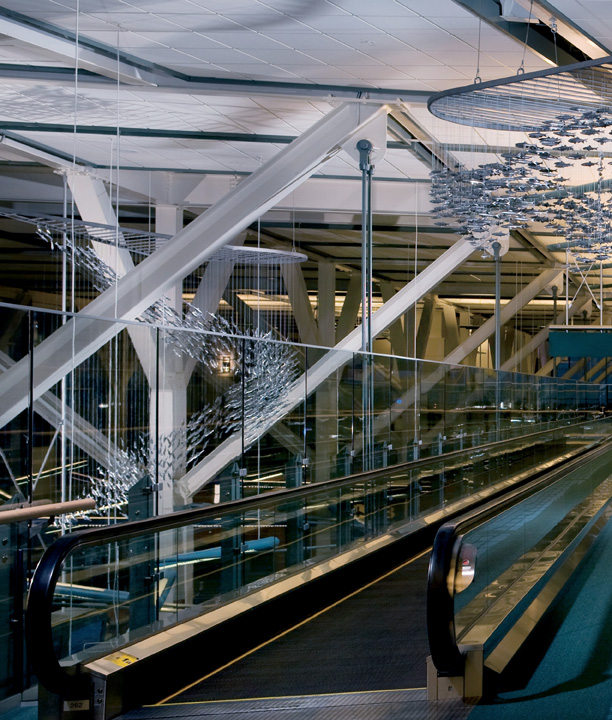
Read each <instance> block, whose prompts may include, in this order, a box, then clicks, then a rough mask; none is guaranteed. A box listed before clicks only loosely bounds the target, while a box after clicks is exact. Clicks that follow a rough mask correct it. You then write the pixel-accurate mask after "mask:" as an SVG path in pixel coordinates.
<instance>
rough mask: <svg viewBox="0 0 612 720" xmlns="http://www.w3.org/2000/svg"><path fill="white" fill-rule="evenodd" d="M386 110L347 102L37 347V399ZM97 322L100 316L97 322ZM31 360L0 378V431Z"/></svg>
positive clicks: (23, 397)
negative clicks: (123, 325) (120, 321)
mask: <svg viewBox="0 0 612 720" xmlns="http://www.w3.org/2000/svg"><path fill="white" fill-rule="evenodd" d="M386 112H387V108H386V106H383V107H379V106H371V105H363V106H362V105H352V104H350V105H349V104H344V105H341V106H339V107H337V108H336V109H334V110H332V111H331V112H330V113H329V114H328V115H326V116H325V117H324V118H323V119H322V120H320V121H319V122H318V123H316V124H315V125H314V126H313V127H311V128H310V129H309V130H307V131H306V132H305V133H304V134H303V135H301V136H300V137H299V138H298V139H297V140H295V142H293V143H291V145H287V146H286V147H285V148H284V149H283V150H281V151H280V152H279V153H278V154H277V155H275V156H274V157H273V158H272V160H270V161H269V162H268V163H266V164H265V165H263V166H262V167H261V168H259V170H257V171H256V172H255V173H253V174H252V175H250V176H249V177H248V178H246V179H245V180H243V181H242V182H241V183H240V184H239V185H237V186H236V188H235V189H234V190H233V191H232V192H230V193H229V194H228V195H226V196H225V197H224V198H222V199H221V200H220V201H219V202H217V203H216V204H215V205H213V206H212V207H210V208H209V209H208V210H206V211H205V212H203V213H202V214H201V215H200V216H199V217H198V218H196V219H195V220H194V221H193V222H192V223H191V224H189V225H187V227H185V228H184V229H183V230H181V231H180V232H179V233H177V234H176V235H175V237H174V238H173V239H172V241H171V242H169V243H167V244H166V245H165V246H163V247H161V248H159V249H158V250H156V251H155V252H154V253H153V254H152V255H150V256H149V257H148V258H146V259H145V260H143V261H142V262H141V263H140V264H139V265H137V266H136V267H135V268H134V269H133V270H132V271H130V272H129V273H127V274H126V275H124V276H123V277H122V278H119V280H118V281H117V283H116V284H115V286H114V287H112V288H110V289H109V290H107V291H106V292H104V293H102V294H101V295H100V296H99V297H97V298H96V299H95V300H93V301H92V302H91V303H90V304H89V305H88V306H87V308H86V312H81V313H78V314H77V315H76V316H75V318H74V319H72V320H70V321H69V322H67V323H66V324H65V325H63V326H62V327H61V328H60V329H59V330H57V331H56V332H55V333H53V335H51V336H50V337H49V338H47V339H46V340H44V341H43V342H42V343H41V344H40V345H38V346H37V347H36V351H35V353H34V358H33V359H32V362H33V366H34V388H33V389H34V398H37V397H40V396H41V395H42V394H43V393H44V392H46V391H47V390H49V389H50V388H51V387H53V385H54V384H55V383H57V382H58V381H59V380H60V379H61V378H62V377H64V376H65V375H66V373H67V372H68V371H69V370H70V369H71V368H72V367H74V366H75V365H79V364H80V363H81V362H83V361H84V360H85V359H86V358H88V357H90V356H91V355H92V354H93V353H94V352H96V350H98V349H99V348H101V347H102V346H103V345H105V344H106V343H107V342H108V341H109V340H110V339H111V338H113V337H114V336H115V335H117V334H118V333H119V332H120V331H121V330H122V325H121V324H117V322H116V321H117V320H134V319H135V318H137V317H138V316H139V315H140V314H141V313H142V312H143V311H144V310H146V309H147V308H148V307H149V306H150V305H151V304H152V303H154V302H155V301H156V300H158V299H159V298H160V297H161V296H162V295H163V294H164V293H165V292H166V290H168V289H169V288H171V287H173V286H174V285H175V284H176V283H177V282H179V281H180V280H182V279H183V278H184V277H186V276H187V275H188V274H189V273H190V272H192V271H193V270H195V268H197V267H199V266H200V265H201V264H202V263H204V262H205V261H206V260H207V259H208V258H209V257H210V256H211V255H212V254H213V253H214V252H215V251H216V250H218V249H219V248H221V247H222V246H223V245H225V244H227V243H228V242H229V241H230V240H231V239H232V238H233V237H235V236H236V235H237V234H238V233H239V232H241V231H242V230H244V229H246V228H247V227H248V226H249V225H250V224H251V223H252V222H253V221H254V220H256V219H257V218H258V217H260V216H261V215H262V214H263V213H265V212H266V211H267V210H268V209H270V208H271V207H273V206H274V205H275V204H276V203H277V202H278V201H279V200H280V199H282V198H283V197H285V196H286V195H288V194H289V193H291V192H292V191H293V190H294V189H295V188H296V187H298V186H299V185H300V184H301V183H302V182H304V181H305V180H306V179H307V178H308V177H310V175H312V173H313V172H314V171H315V170H316V169H317V167H319V166H320V165H321V164H322V163H324V162H326V161H327V160H329V159H330V158H332V157H333V156H334V155H336V154H337V153H338V152H339V151H340V149H341V147H342V146H343V145H344V144H346V143H348V142H351V141H352V140H353V139H355V138H356V137H357V136H358V134H359V133H361V132H362V131H363V129H364V128H365V127H367V125H368V124H369V123H370V122H371V121H372V120H373V119H375V118H377V117H378V116H380V115H381V114H386ZM99 318H100V319H99ZM29 374H30V358H29V357H26V358H24V359H23V360H21V361H20V362H18V363H17V364H16V365H14V366H13V367H12V368H11V369H10V370H8V371H7V372H6V373H4V375H3V376H2V378H0V399H1V402H0V407H1V410H0V427H3V426H4V425H5V424H6V423H7V422H9V421H10V420H11V419H12V418H14V417H15V416H16V415H18V414H19V413H20V412H21V411H22V410H24V409H25V408H26V407H27V404H28V388H29Z"/></svg>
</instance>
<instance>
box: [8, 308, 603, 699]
mask: <svg viewBox="0 0 612 720" xmlns="http://www.w3.org/2000/svg"><path fill="white" fill-rule="evenodd" d="M0 320H1V321H2V323H3V325H4V327H7V328H9V327H10V333H9V332H8V331H7V332H6V333H5V342H4V344H3V346H2V349H1V350H0V398H1V402H0V498H1V499H2V501H3V503H4V505H3V507H5V508H6V507H10V506H12V505H15V504H16V503H20V502H28V503H29V502H42V501H46V502H52V503H54V502H63V501H70V500H76V499H80V498H93V499H94V500H95V502H96V509H95V510H91V511H87V512H83V513H79V514H75V515H62V516H59V517H55V518H52V520H51V521H47V522H42V521H41V522H33V523H30V525H29V526H28V527H21V526H19V527H17V528H16V529H11V530H10V531H9V530H6V533H5V534H6V538H4V535H3V540H2V542H3V543H4V547H5V548H6V553H5V554H6V557H7V560H6V562H4V561H3V562H4V566H2V567H0V572H5V571H6V572H8V571H7V570H6V568H7V567H10V568H13V569H12V570H10V577H9V578H8V580H9V582H7V583H4V582H3V583H2V587H3V588H6V590H5V595H4V598H3V600H2V602H4V603H5V605H4V606H3V607H5V610H4V611H3V613H2V616H1V617H0V624H1V625H2V627H0V637H4V638H11V640H10V642H9V641H8V640H6V641H3V649H2V651H3V652H8V653H9V654H10V655H11V658H12V662H13V664H15V663H16V664H18V665H20V666H21V665H22V664H23V661H22V649H21V648H22V643H21V639H20V638H19V637H17V638H15V633H14V626H16V625H19V623H12V618H14V617H15V613H16V614H17V616H18V615H19V613H20V607H21V606H20V605H19V607H17V609H16V610H15V609H14V608H8V604H7V603H10V602H13V600H14V598H16V597H20V596H21V595H22V593H23V590H24V588H25V587H26V586H27V579H28V577H29V575H31V572H32V570H33V568H34V567H35V564H36V562H37V560H38V558H39V556H40V554H41V552H42V551H43V550H44V548H45V547H46V546H48V544H49V543H50V542H52V541H53V539H54V538H56V537H58V536H60V535H62V534H64V533H67V532H71V531H72V530H75V529H79V528H89V527H95V526H100V525H107V524H109V523H116V522H124V521H127V520H135V519H142V518H145V517H150V516H154V515H160V514H167V513H170V512H173V511H175V510H178V509H185V508H191V507H195V506H206V505H208V504H211V505H216V504H219V503H222V502H224V501H228V500H237V499H240V498H249V497H252V496H256V495H259V494H261V493H266V492H269V491H272V490H278V489H281V488H297V487H300V486H304V485H309V484H315V483H320V482H325V481H329V480H333V479H334V478H343V477H347V476H350V475H352V474H357V473H359V472H362V471H363V470H374V469H377V468H387V467H388V468H390V469H392V468H393V467H395V466H397V465H398V464H400V463H406V462H410V461H416V460H419V459H424V458H438V457H439V456H442V455H445V454H448V453H450V452H455V451H464V450H469V449H472V448H478V447H479V446H482V445H484V444H486V443H491V442H496V441H500V442H503V441H508V440H511V439H513V438H524V437H529V436H532V435H533V434H534V433H537V432H538V431H542V430H547V429H554V428H559V429H562V428H565V429H566V430H567V432H570V431H571V428H572V427H574V426H576V427H578V424H579V423H584V422H585V421H587V420H589V419H594V418H597V417H598V416H600V415H601V414H602V412H603V410H605V408H606V406H607V386H606V385H594V384H589V383H581V382H579V381H576V380H561V379H552V378H546V377H541V378H540V377H534V376H526V375H521V374H518V373H498V374H496V373H494V372H493V371H489V370H483V369H480V368H473V367H465V366H450V365H444V364H440V363H434V362H427V361H421V360H413V359H406V358H399V357H394V356H389V355H373V354H367V355H364V354H362V353H359V352H350V351H340V350H327V349H324V348H313V347H307V346H304V345H296V344H291V343H287V342H280V341H276V340H274V339H273V338H272V337H270V336H267V335H245V336H240V335H234V334H232V333H231V332H212V331H209V332H204V331H201V330H200V331H198V330H194V329H188V328H187V329H185V328H176V327H172V326H165V325H163V324H159V323H157V324H155V325H153V324H148V323H146V322H141V321H135V322H132V323H127V322H126V323H119V322H115V321H107V320H103V319H99V318H96V317H93V316H92V317H89V316H83V315H78V316H71V315H69V314H61V313H58V312H52V311H45V310H36V309H25V308H17V307H16V306H7V305H0ZM594 427H595V426H593V428H594ZM584 432H585V431H584V424H583V425H582V426H581V429H580V433H584ZM589 432H592V433H593V434H595V435H596V434H597V433H599V432H600V431H599V430H595V429H592V430H591V431H589ZM539 451H542V447H540V450H539ZM475 457H476V456H474V458H475ZM474 458H472V459H471V460H470V461H469V463H468V467H470V468H471V469H472V470H473V473H472V474H469V476H468V475H466V474H465V471H464V469H463V468H462V467H460V466H456V465H453V466H452V468H451V469H449V468H448V467H443V466H442V465H441V466H440V468H441V469H440V468H439V469H438V470H435V472H434V471H432V470H431V468H430V469H429V470H427V471H421V470H411V471H410V472H411V473H412V474H411V476H410V478H409V481H406V479H405V478H404V479H402V481H401V483H399V485H398V486H397V487H396V485H395V479H394V476H393V474H390V475H389V479H388V480H387V481H386V484H385V487H384V489H383V490H380V491H379V490H378V489H375V490H373V491H372V492H373V494H368V493H369V490H368V488H365V487H364V488H361V490H360V492H362V493H366V494H368V497H369V498H370V499H368V500H367V501H366V499H365V496H364V498H363V500H362V501H360V502H357V501H350V498H351V497H353V494H354V492H355V490H354V489H351V490H342V493H345V492H347V493H349V495H348V498H347V499H345V498H344V496H342V497H341V498H340V499H337V500H335V501H334V502H333V503H331V504H330V503H327V504H325V508H326V509H323V505H322V506H321V508H319V503H318V501H317V503H316V509H315V508H314V506H313V507H309V508H308V510H307V511H306V510H304V509H303V508H302V507H301V506H300V509H299V510H298V509H296V508H297V506H296V508H289V509H287V508H285V509H282V513H281V514H282V517H283V518H284V519H283V525H284V526H286V528H288V529H287V530H286V532H287V533H288V536H291V538H293V539H291V540H290V541H289V544H288V545H287V541H286V538H285V537H280V536H278V535H276V534H274V533H272V534H270V533H268V532H267V531H264V530H262V528H264V527H265V526H266V524H268V520H266V516H265V513H264V514H260V515H258V516H257V518H258V519H257V522H254V520H253V518H251V517H250V516H249V517H247V518H246V519H244V521H243V520H241V522H240V524H239V525H240V527H241V528H242V529H241V530H240V539H239V547H240V548H248V549H249V550H251V549H253V548H254V551H253V553H250V552H249V553H247V554H246V555H245V560H244V563H243V564H242V565H241V566H240V570H239V575H240V577H239V579H236V578H235V577H234V576H235V575H236V573H238V570H237V569H235V568H233V569H232V570H231V571H230V570H223V571H221V569H219V570H218V571H215V573H213V575H214V577H215V578H216V579H215V580H214V582H213V583H212V584H210V583H208V581H207V582H203V580H202V578H201V577H199V575H197V573H196V574H194V572H195V570H194V568H193V563H187V564H185V565H182V564H181V563H177V562H175V565H176V568H177V569H176V572H177V580H176V582H175V583H174V585H173V587H174V589H173V590H169V591H168V593H169V594H168V595H167V598H168V602H175V603H176V607H179V606H180V607H184V606H186V605H188V604H189V603H191V602H192V601H193V600H194V598H199V599H200V600H202V601H204V600H205V599H206V598H208V597H212V596H213V595H215V593H217V592H218V591H219V588H221V589H224V592H225V588H231V587H233V586H234V585H236V583H238V584H240V585H241V586H242V584H243V583H246V584H247V585H248V584H249V582H251V580H249V578H260V577H261V576H262V573H264V574H265V576H266V577H268V576H272V575H274V573H276V572H277V568H278V563H279V562H280V560H279V557H280V555H279V552H280V551H278V550H276V547H277V544H278V546H279V547H283V548H285V555H283V558H284V559H283V560H282V568H284V567H285V563H286V562H287V561H288V560H287V558H290V557H292V554H294V555H295V557H296V558H298V559H300V562H303V561H304V562H305V561H306V560H309V561H315V560H318V559H320V557H322V555H321V553H323V555H325V553H326V552H327V549H328V548H329V547H331V546H334V547H335V546H336V545H337V538H340V541H341V542H340V545H341V546H342V543H344V542H345V540H346V541H347V542H348V541H349V540H350V541H351V542H352V541H354V540H355V536H354V534H355V532H357V530H356V529H355V528H361V527H362V525H363V528H362V530H363V533H364V537H365V536H367V535H368V533H369V532H370V530H371V529H372V528H374V529H375V528H376V527H378V526H379V525H380V524H381V523H382V524H383V525H384V523H386V522H387V521H388V520H389V518H401V519H404V520H405V519H406V518H407V517H412V514H414V513H420V512H425V511H427V510H428V508H432V507H435V506H438V505H440V504H444V503H446V502H448V501H449V499H452V498H456V497H460V496H462V495H463V494H465V493H468V492H470V491H471V488H474V487H478V486H479V483H482V482H485V480H483V478H485V476H486V477H488V473H489V469H488V468H487V467H485V465H484V464H483V463H481V462H479V461H477V460H475V459H474ZM423 473H424V474H423ZM486 482H488V480H486ZM345 500H346V503H348V505H346V503H345ZM390 500H392V502H391V503H390ZM383 501H384V502H383ZM381 503H383V504H384V507H385V508H386V509H385V510H384V512H382V511H381V513H378V509H379V505H380V504H381ZM389 503H390V504H389ZM348 506H350V512H351V513H352V514H351V516H350V521H349V520H347V519H346V518H344V516H343V518H342V519H341V521H340V520H339V519H338V517H337V515H338V513H341V512H345V510H342V508H346V507H348ZM334 508H335V509H334ZM266 512H268V511H266ZM279 512H281V511H280V510H279V509H278V508H277V509H275V510H274V514H273V517H271V518H269V524H270V526H271V527H272V526H275V525H276V524H277V516H278V513H279ZM347 512H348V511H347ZM262 513H263V511H262ZM305 514H306V515H307V516H308V519H307V520H304V519H303V517H302V516H304V515H305ZM381 518H386V520H384V522H383V520H381ZM0 522H1V512H0ZM253 523H254V524H253ZM347 523H348V524H347ZM230 525H231V527H234V526H235V523H234V521H233V520H232V521H231V523H230ZM305 525H307V526H308V527H309V528H311V529H310V530H309V534H308V537H301V536H300V537H299V539H296V538H295V537H294V535H295V533H297V530H295V533H294V531H293V530H291V528H293V527H295V528H298V529H299V528H300V527H301V528H303V527H304V526H305ZM349 526H350V528H351V529H350V531H349V530H348V529H347V528H349ZM370 526H371V527H370ZM2 527H5V526H2ZM6 527H8V526H6ZM223 527H224V525H223V523H221V525H219V524H218V523H217V525H215V528H214V529H213V528H198V529H197V531H196V530H193V529H184V530H183V531H182V532H181V533H178V534H177V533H174V534H172V535H171V536H168V537H165V536H164V537H163V538H156V539H155V548H154V553H155V554H154V557H155V562H157V563H160V562H162V561H165V558H166V557H171V556H172V557H174V558H175V560H176V557H178V556H179V555H181V554H182V553H184V552H190V553H191V552H196V551H200V550H202V551H206V552H209V551H210V552H213V550H212V549H213V548H214V553H217V554H218V552H219V550H218V548H224V547H225V545H224V543H227V544H228V545H227V547H230V545H231V547H232V548H234V549H233V550H232V552H234V551H235V549H236V548H235V547H234V544H235V543H236V542H238V540H237V539H236V538H235V537H234V536H233V534H232V533H229V532H228V533H225V531H224V530H223V529H222V528H223ZM228 527H229V526H228ZM246 527H248V528H249V530H248V532H247V531H246V530H244V528H246ZM315 527H316V528H317V530H316V536H315V535H314V534H313V532H314V530H313V529H312V528H315ZM300 532H301V531H300ZM219 533H220V534H219ZM292 533H293V535H292ZM336 536H337V537H336ZM296 537H297V536H296ZM270 538H272V539H270ZM347 538H348V540H347ZM204 539H205V542H204ZM5 540H6V542H5ZM277 541H278V542H277ZM139 542H140V541H139ZM150 542H152V541H149V540H146V539H144V540H142V543H143V544H142V548H141V547H140V546H139V548H138V553H139V554H141V555H142V557H143V561H142V564H141V566H140V565H139V566H138V567H137V568H136V569H135V570H134V571H133V572H134V573H135V577H136V576H138V577H139V575H138V574H139V573H141V572H142V575H143V577H149V576H150V575H149V574H147V573H149V568H148V564H150V560H149V559H148V558H149V554H150V553H151V552H153V549H152V548H153V545H151V544H150ZM251 542H256V543H257V544H256V545H253V546H252V548H251V546H249V545H248V543H251ZM262 542H263V543H264V545H262V544H261V543H262ZM265 543H272V546H270V547H267V546H266V548H267V549H266V553H270V554H267V555H265V559H263V558H264V556H263V555H261V554H260V551H261V549H262V548H263V547H264V546H265ZM236 547H238V546H236ZM124 550H125V548H124ZM128 550H129V548H128ZM126 551H127V550H126ZM88 552H93V551H90V550H88ZM104 552H105V553H106V552H107V551H106V550H105V551H104ZM113 552H116V551H115V550H113ZM122 552H123V550H122ZM222 552H225V551H224V550H222ZM241 552H242V550H241ZM334 552H335V551H334ZM214 553H213V554H214ZM18 554H19V555H18ZM277 556H278V557H277ZM113 557H114V556H113ZM215 558H216V555H215ZM110 560H112V558H111V557H110V556H108V557H107V556H106V555H104V556H100V558H98V560H97V561H96V562H94V561H93V560H92V559H91V558H81V559H75V561H74V563H75V565H74V566H75V567H81V566H84V565H85V564H89V563H91V564H92V567H94V566H97V565H99V566H102V565H104V564H107V563H108V562H110ZM113 561H114V560H113ZM198 562H200V561H198ZM201 562H204V561H201ZM206 562H207V563H209V565H210V563H211V562H213V561H212V560H210V559H208V560H206ZM215 562H216V559H215ZM282 568H281V569H282ZM156 572H159V568H158V569H157V570H156ZM169 572H170V571H169V570H168V573H169ZM228 573H229V575H228ZM230 576H231V577H230ZM196 577H197V580H198V581H197V582H196ZM228 578H229V579H228ZM231 578H234V579H231ZM134 582H136V580H134ZM215 583H216V585H215ZM94 584H95V583H94ZM119 586H121V583H119ZM119 586H118V587H119ZM217 586H218V588H217V590H215V588H216V587H217ZM109 587H110V586H109ZM177 588H182V589H181V590H178V589H177ZM103 589H105V590H106V589H109V588H107V587H106V586H105V587H104V588H103ZM71 592H72V591H71ZM94 592H97V590H96V591H94ZM160 592H161V591H160ZM71 597H72V596H71ZM71 602H72V600H71ZM113 602H115V600H113ZM150 603H151V601H150V600H143V601H142V603H141V604H139V605H138V604H137V605H136V606H135V607H137V608H138V610H134V609H129V610H127V611H125V612H124V611H123V610H120V611H117V612H118V614H117V616H116V617H115V619H114V620H113V622H114V623H115V625H116V626H117V628H119V629H116V630H113V633H115V632H117V633H119V634H121V633H122V632H123V631H124V629H125V623H127V625H128V626H130V627H131V624H133V621H132V620H131V619H130V618H131V617H132V616H134V615H138V616H139V617H140V613H142V614H143V617H149V616H150V614H151V613H152V612H155V613H157V612H158V610H159V608H154V607H152V606H151V604H150ZM168 607H169V606H167V605H165V604H164V610H163V612H164V614H166V613H167V612H168ZM7 608H8V609H7ZM126 613H127V614H126ZM122 618H123V619H122ZM122 623H123V624H122ZM88 632H89V631H88ZM105 632H107V630H105ZM76 637H78V633H77V635H76ZM62 642H64V641H63V640H62ZM72 642H73V640H70V642H69V644H68V645H67V646H66V647H65V648H64V650H65V651H66V652H69V651H70V648H71V647H72ZM77 644H78V643H77ZM9 647H10V649H9V650H7V648H9ZM66 648H67V649H66ZM20 658H21V659H20ZM12 675H13V677H16V675H15V673H13V674H12ZM11 682H13V681H11ZM0 692H4V693H5V694H10V691H9V690H1V691H0ZM0 699H1V697H0Z"/></svg>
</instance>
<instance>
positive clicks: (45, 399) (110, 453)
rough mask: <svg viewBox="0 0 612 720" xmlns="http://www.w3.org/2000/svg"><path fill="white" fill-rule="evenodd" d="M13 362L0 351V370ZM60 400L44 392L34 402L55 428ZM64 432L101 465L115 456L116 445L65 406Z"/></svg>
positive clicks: (59, 412)
mask: <svg viewBox="0 0 612 720" xmlns="http://www.w3.org/2000/svg"><path fill="white" fill-rule="evenodd" d="M14 364H15V361H14V360H13V359H12V358H10V357H9V356H8V355H7V354H6V353H4V352H2V351H0V370H1V371H6V370H8V369H9V368H10V367H12V366H13V365H14ZM61 402H62V401H61V400H60V398H58V397H57V395H54V394H53V393H52V392H46V393H45V394H44V395H42V397H40V398H38V400H36V401H35V403H34V411H35V412H36V413H38V415H40V417H41V418H43V420H46V421H47V422H48V423H49V425H51V427H54V428H57V427H59V426H60V424H61V422H62V406H61ZM64 410H65V418H66V432H67V433H68V435H69V437H70V440H71V442H73V443H74V444H75V445H76V446H77V447H80V448H81V450H83V451H84V452H86V453H87V454H88V455H89V457H91V458H93V459H94V460H95V461H96V462H97V463H98V464H100V465H101V466H102V467H105V468H108V467H109V459H110V458H113V457H116V456H117V452H118V450H117V447H116V446H115V444H114V443H113V442H112V441H110V440H109V439H108V438H107V437H106V435H105V434H104V433H103V432H100V430H98V428H96V427H94V426H93V425H92V424H91V423H89V422H87V420H85V419H84V418H82V417H81V416H80V415H79V414H78V413H75V412H74V411H73V410H72V408H70V407H66V408H65V409H64Z"/></svg>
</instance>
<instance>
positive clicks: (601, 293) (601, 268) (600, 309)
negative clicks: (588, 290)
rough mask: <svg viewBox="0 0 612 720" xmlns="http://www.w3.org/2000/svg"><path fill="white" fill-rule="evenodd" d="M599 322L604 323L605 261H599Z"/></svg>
mask: <svg viewBox="0 0 612 720" xmlns="http://www.w3.org/2000/svg"><path fill="white" fill-rule="evenodd" d="M599 324H600V325H603V324H604V321H603V261H602V260H600V261H599Z"/></svg>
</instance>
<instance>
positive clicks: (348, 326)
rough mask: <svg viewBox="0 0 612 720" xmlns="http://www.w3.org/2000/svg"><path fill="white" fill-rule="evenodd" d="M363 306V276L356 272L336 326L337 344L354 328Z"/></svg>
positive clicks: (352, 276) (352, 277)
mask: <svg viewBox="0 0 612 720" xmlns="http://www.w3.org/2000/svg"><path fill="white" fill-rule="evenodd" d="M360 305H361V275H360V273H356V272H354V273H353V274H352V275H351V277H350V280H349V283H348V287H347V289H346V295H345V296H344V304H343V305H342V310H341V311H340V317H339V318H338V325H337V326H336V342H340V340H343V339H344V338H345V337H346V336H347V335H348V334H349V333H350V332H351V331H352V330H353V329H354V328H355V323H356V322H357V317H358V316H359V307H360Z"/></svg>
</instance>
